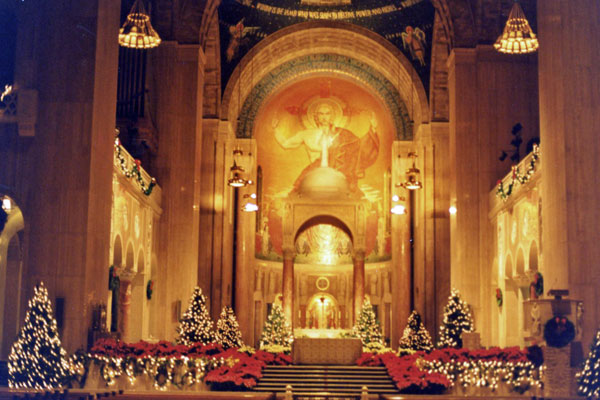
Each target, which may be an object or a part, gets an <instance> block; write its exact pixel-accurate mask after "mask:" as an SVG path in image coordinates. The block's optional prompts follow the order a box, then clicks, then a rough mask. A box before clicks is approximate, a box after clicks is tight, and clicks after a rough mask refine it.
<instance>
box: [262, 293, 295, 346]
mask: <svg viewBox="0 0 600 400" xmlns="http://www.w3.org/2000/svg"><path fill="white" fill-rule="evenodd" d="M293 341H294V336H293V335H292V328H291V327H290V324H289V323H288V321H287V320H286V318H285V315H283V309H282V308H281V306H280V305H278V304H273V308H272V309H271V314H269V316H268V317H267V320H266V321H265V325H264V326H263V332H262V336H261V338H260V348H261V349H264V348H265V347H268V346H281V347H282V351H290V350H291V346H292V342H293Z"/></svg>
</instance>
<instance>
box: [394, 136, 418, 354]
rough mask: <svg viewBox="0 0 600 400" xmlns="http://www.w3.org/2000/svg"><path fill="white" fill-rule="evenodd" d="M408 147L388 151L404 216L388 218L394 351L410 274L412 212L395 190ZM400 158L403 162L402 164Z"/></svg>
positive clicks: (403, 322)
mask: <svg viewBox="0 0 600 400" xmlns="http://www.w3.org/2000/svg"><path fill="white" fill-rule="evenodd" d="M410 146H412V143H405V142H395V143H394V147H393V150H392V163H393V164H392V186H393V192H392V194H396V195H398V196H401V197H403V198H404V199H405V200H404V201H402V204H403V205H404V206H406V208H407V213H405V214H400V215H396V214H394V215H392V285H391V286H392V320H391V338H390V340H391V345H392V347H396V346H397V345H398V341H399V340H400V337H401V335H402V332H403V331H404V327H405V326H406V321H407V320H408V316H409V315H410V312H411V309H410V298H411V282H410V280H411V274H410V268H411V266H410V252H411V248H410V215H409V214H408V213H410V212H413V211H412V210H410V208H409V205H408V199H409V197H408V193H407V190H406V189H403V188H400V187H396V186H395V184H396V183H400V182H402V181H403V180H404V179H405V174H404V173H405V171H406V168H407V167H408V166H409V165H410V164H409V162H410V160H407V159H406V157H407V156H408V152H409V151H410V150H412V148H411V147H410ZM402 157H403V158H404V160H402Z"/></svg>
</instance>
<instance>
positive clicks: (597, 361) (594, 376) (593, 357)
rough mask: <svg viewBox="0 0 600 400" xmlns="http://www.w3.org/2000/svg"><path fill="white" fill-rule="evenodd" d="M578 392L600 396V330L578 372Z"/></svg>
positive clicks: (588, 395)
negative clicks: (581, 368) (581, 369)
mask: <svg viewBox="0 0 600 400" xmlns="http://www.w3.org/2000/svg"><path fill="white" fill-rule="evenodd" d="M577 384H578V388H577V389H578V392H579V394H580V395H581V396H585V397H588V398H589V397H594V398H598V397H600V330H599V331H598V332H596V338H595V339H594V343H592V346H591V349H590V354H589V355H588V358H587V360H585V364H584V366H583V371H581V372H579V373H578V374H577Z"/></svg>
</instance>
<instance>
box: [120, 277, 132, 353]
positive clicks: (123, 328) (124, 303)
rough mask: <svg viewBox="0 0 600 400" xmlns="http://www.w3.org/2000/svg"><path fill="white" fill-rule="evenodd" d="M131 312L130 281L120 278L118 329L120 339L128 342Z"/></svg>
mask: <svg viewBox="0 0 600 400" xmlns="http://www.w3.org/2000/svg"><path fill="white" fill-rule="evenodd" d="M130 312H131V281H129V280H125V279H123V280H121V286H120V288H119V314H120V316H119V325H120V326H119V331H120V332H121V340H123V341H124V342H128V341H129V339H130V334H129V315H130Z"/></svg>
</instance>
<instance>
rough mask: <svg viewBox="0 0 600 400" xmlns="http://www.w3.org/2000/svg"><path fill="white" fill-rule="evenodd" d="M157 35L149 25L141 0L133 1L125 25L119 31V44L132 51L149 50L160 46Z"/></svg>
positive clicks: (148, 18)
mask: <svg viewBox="0 0 600 400" xmlns="http://www.w3.org/2000/svg"><path fill="white" fill-rule="evenodd" d="M160 42H161V40H160V37H159V36H158V33H156V31H155V30H154V28H152V24H150V16H149V15H148V14H147V13H146V9H145V8H144V3H143V2H142V0H135V3H133V6H132V7H131V10H130V11H129V14H128V15H127V19H126V20H125V23H124V24H123V26H122V27H121V29H120V30H119V44H120V45H121V46H123V47H130V48H132V49H151V48H153V47H156V46H158V45H159V44H160Z"/></svg>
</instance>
